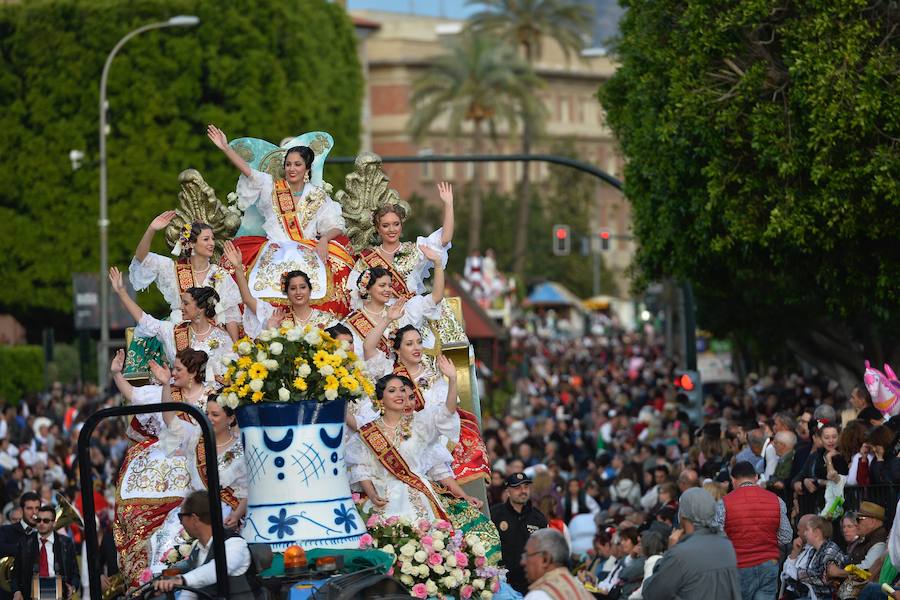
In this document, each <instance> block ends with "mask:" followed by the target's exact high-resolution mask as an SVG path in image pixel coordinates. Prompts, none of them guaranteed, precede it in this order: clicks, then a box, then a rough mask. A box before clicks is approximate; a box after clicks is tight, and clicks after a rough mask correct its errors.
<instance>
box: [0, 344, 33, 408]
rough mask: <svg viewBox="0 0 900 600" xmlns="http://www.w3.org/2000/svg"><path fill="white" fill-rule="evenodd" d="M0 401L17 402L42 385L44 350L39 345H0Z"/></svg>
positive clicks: (5, 402)
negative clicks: (0, 374) (0, 375)
mask: <svg viewBox="0 0 900 600" xmlns="http://www.w3.org/2000/svg"><path fill="white" fill-rule="evenodd" d="M0 373H2V374H3V376H2V377H0V402H2V403H4V404H18V402H19V401H20V400H21V399H22V397H23V396H25V395H27V394H34V393H36V392H39V391H40V390H41V389H43V387H44V350H43V348H41V347H40V346H0Z"/></svg>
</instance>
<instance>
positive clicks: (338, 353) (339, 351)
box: [334, 348, 347, 360]
mask: <svg viewBox="0 0 900 600" xmlns="http://www.w3.org/2000/svg"><path fill="white" fill-rule="evenodd" d="M334 355H335V356H337V357H338V358H340V359H341V360H346V359H347V352H345V351H344V349H343V348H338V349H337V350H335V351H334Z"/></svg>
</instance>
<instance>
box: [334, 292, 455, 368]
mask: <svg viewBox="0 0 900 600" xmlns="http://www.w3.org/2000/svg"><path fill="white" fill-rule="evenodd" d="M442 304H443V303H439V304H435V303H434V299H433V298H432V297H431V294H428V295H426V296H413V297H412V298H410V299H409V300H408V301H407V302H406V304H405V305H404V306H403V316H402V317H400V318H399V319H397V320H396V321H394V322H393V323H391V324H390V326H389V327H388V328H387V329H385V331H384V334H383V335H382V339H383V341H384V344H385V346H386V347H387V348H390V347H391V344H392V342H391V339H390V337H389V336H390V335H391V333H392V332H394V331H397V330H398V329H400V328H401V327H404V326H406V325H412V326H413V327H415V328H416V329H418V330H419V332H420V333H421V334H422V346H423V347H424V348H425V349H427V350H430V349H432V348H434V344H435V339H434V332H433V331H431V327H429V326H428V321H433V320H436V319H440V318H441V307H442ZM357 313H362V314H363V315H365V317H366V318H367V319H368V320H369V321H370V322H372V324H376V323H377V322H378V321H379V320H380V319H381V316H380V315H377V314H370V313H368V312H367V311H365V309H363V308H360V309H358V310H354V311H353V312H352V313H350V314H349V315H347V317H346V318H345V319H344V320H343V321H342V323H343V324H344V325H346V326H347V328H348V329H349V330H350V333H352V334H353V351H354V352H356V355H357V356H363V355H364V354H363V340H364V339H365V337H366V336H365V335H364V334H363V333H362V332H361V331H359V329H357V327H356V326H355V325H354V324H353V316H354V315H355V314H357Z"/></svg>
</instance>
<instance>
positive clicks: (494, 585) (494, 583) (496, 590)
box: [491, 579, 500, 594]
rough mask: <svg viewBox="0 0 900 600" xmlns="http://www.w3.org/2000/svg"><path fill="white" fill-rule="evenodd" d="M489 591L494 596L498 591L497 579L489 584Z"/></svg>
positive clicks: (498, 581)
mask: <svg viewBox="0 0 900 600" xmlns="http://www.w3.org/2000/svg"><path fill="white" fill-rule="evenodd" d="M491 591H492V592H494V593H495V594H496V593H497V592H499V591H500V580H499V579H494V581H492V582H491Z"/></svg>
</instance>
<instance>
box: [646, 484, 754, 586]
mask: <svg viewBox="0 0 900 600" xmlns="http://www.w3.org/2000/svg"><path fill="white" fill-rule="evenodd" d="M679 500H680V503H679V508H678V517H679V521H680V523H681V525H682V527H683V530H679V532H675V533H673V534H672V537H671V538H669V549H668V550H667V551H666V553H665V554H663V557H662V560H660V561H659V563H657V565H656V571H655V573H654V574H653V575H651V576H650V578H649V579H647V580H645V581H644V585H643V588H642V592H641V593H642V595H643V597H644V600H671V599H672V598H679V599H680V600H707V599H709V598H715V599H716V600H741V586H740V580H739V577H738V570H737V558H736V557H735V554H734V548H733V547H732V546H731V542H730V541H728V538H726V537H724V536H721V535H718V531H717V529H716V520H715V517H716V503H715V500H713V498H712V496H710V495H709V493H708V492H706V491H705V490H701V489H696V488H694V489H690V490H688V491H686V492H685V493H684V494H682V495H681V498H680V499H679ZM682 533H683V534H685V535H684V539H681V536H682Z"/></svg>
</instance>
